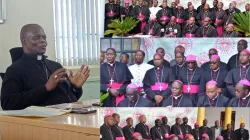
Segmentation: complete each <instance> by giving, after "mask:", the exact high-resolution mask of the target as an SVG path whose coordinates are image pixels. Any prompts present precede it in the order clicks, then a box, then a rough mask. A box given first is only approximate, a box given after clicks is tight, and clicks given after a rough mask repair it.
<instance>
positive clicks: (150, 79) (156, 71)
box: [143, 54, 174, 106]
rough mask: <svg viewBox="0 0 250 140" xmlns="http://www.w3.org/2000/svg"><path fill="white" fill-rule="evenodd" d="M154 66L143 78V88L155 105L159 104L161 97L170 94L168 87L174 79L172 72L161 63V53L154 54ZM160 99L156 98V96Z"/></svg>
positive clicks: (163, 97)
mask: <svg viewBox="0 0 250 140" xmlns="http://www.w3.org/2000/svg"><path fill="white" fill-rule="evenodd" d="M154 61H155V67H154V68H152V69H150V70H148V71H147V72H146V74H145V77H144V79H143V89H144V91H145V93H146V94H147V96H148V98H149V100H150V101H152V102H153V103H155V105H156V106H159V105H161V102H162V100H163V99H165V98H167V97H168V96H170V88H168V87H170V86H171V84H172V81H174V74H172V70H171V69H170V68H169V67H164V66H163V65H162V62H163V57H162V55H161V54H155V55H154ZM159 97H160V98H161V99H158V98H159Z"/></svg>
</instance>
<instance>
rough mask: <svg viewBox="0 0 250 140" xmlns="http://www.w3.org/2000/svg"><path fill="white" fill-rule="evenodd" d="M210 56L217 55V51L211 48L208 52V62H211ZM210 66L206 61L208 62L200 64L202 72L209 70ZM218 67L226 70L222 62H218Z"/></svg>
mask: <svg viewBox="0 0 250 140" xmlns="http://www.w3.org/2000/svg"><path fill="white" fill-rule="evenodd" d="M212 55H218V51H217V49H215V48H211V49H210V50H209V51H208V57H209V59H210V60H211V56H212ZM210 64H211V63H210V61H208V62H206V63H204V64H202V65H201V68H202V69H203V70H204V71H206V70H209V69H210V66H211V65H210ZM219 67H220V68H222V69H226V70H228V67H227V64H226V63H224V62H221V61H220V64H219Z"/></svg>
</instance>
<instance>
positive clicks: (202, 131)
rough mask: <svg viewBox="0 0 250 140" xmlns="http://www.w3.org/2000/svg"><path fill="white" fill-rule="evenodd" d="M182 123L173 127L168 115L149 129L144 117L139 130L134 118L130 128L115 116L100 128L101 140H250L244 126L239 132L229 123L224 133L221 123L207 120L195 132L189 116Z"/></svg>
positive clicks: (108, 116)
mask: <svg viewBox="0 0 250 140" xmlns="http://www.w3.org/2000/svg"><path fill="white" fill-rule="evenodd" d="M182 120H183V121H182V123H181V119H180V118H176V119H175V124H174V125H172V126H169V125H168V118H167V117H166V116H164V117H162V118H160V119H156V120H155V125H154V126H153V127H152V128H149V126H148V125H147V124H146V122H147V118H146V116H145V115H141V116H140V117H139V123H138V124H136V125H135V127H134V123H133V118H131V117H128V118H127V119H126V122H127V125H126V126H124V127H123V128H121V127H120V126H119V123H120V115H119V114H117V113H114V114H112V115H106V116H105V117H104V124H103V125H102V126H101V128H100V132H101V140H249V132H248V130H247V129H245V124H244V123H241V124H240V128H239V129H237V130H235V131H234V130H233V128H232V125H231V124H227V129H225V130H223V128H222V127H220V123H219V121H218V120H216V121H215V125H214V126H212V127H208V126H207V124H208V120H207V119H204V120H203V124H202V125H199V123H195V124H194V128H193V129H192V127H191V126H190V125H188V118H187V117H184V118H183V119H182ZM199 126H200V127H199Z"/></svg>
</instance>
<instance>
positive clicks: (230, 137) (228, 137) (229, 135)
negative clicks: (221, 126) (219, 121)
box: [221, 124, 239, 140]
mask: <svg viewBox="0 0 250 140" xmlns="http://www.w3.org/2000/svg"><path fill="white" fill-rule="evenodd" d="M221 135H222V137H223V138H224V140H239V139H238V138H236V137H235V132H234V131H233V130H232V125H231V124H228V125H227V129H226V130H222V132H221Z"/></svg>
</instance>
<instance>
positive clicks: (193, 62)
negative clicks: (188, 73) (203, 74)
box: [187, 62, 195, 64]
mask: <svg viewBox="0 0 250 140" xmlns="http://www.w3.org/2000/svg"><path fill="white" fill-rule="evenodd" d="M187 64H195V62H187Z"/></svg>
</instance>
